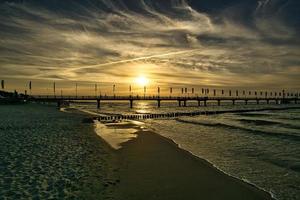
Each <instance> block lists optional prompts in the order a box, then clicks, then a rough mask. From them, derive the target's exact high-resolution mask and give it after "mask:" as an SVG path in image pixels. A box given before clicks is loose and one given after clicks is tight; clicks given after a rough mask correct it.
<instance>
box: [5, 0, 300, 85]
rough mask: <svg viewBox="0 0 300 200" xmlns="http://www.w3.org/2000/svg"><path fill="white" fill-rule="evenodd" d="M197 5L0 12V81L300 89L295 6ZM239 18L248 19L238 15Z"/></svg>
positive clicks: (53, 6) (27, 4)
mask: <svg viewBox="0 0 300 200" xmlns="http://www.w3.org/2000/svg"><path fill="white" fill-rule="evenodd" d="M197 2H198V1H164V2H161V3H159V2H156V1H143V0H140V1H137V2H136V3H130V2H129V1H125V0H123V1H118V3H117V2H112V1H106V0H90V1H72V3H71V2H69V1H68V3H66V2H62V1H53V2H52V1H51V2H49V1H40V2H38V3H37V2H35V1H30V0H28V1H23V3H18V2H17V1H10V2H5V3H1V4H0V13H2V14H0V66H1V75H0V76H1V77H3V78H12V79H13V78H15V79H16V80H18V79H28V78H30V79H35V80H63V81H83V82H84V81H85V82H89V81H90V82H95V81H103V82H107V83H109V82H114V81H112V80H118V81H120V82H122V83H123V84H125V83H129V82H130V81H131V80H132V78H133V77H134V76H136V75H137V74H139V73H143V74H146V75H148V76H149V77H151V78H152V80H153V82H154V81H155V83H156V84H165V85H167V82H169V83H172V84H174V85H180V84H194V83H196V84H197V85H199V86H201V85H211V86H222V85H223V86H228V87H229V86H230V87H232V86H243V85H244V86H249V84H250V85H251V84H252V85H253V86H255V87H264V85H268V86H272V85H273V86H278V87H280V86H284V87H298V86H299V81H298V79H297V76H295V73H296V74H298V75H299V68H300V59H299V57H300V55H299V54H300V46H299V44H300V43H299V39H298V38H299V33H298V31H297V29H296V28H295V27H294V26H293V25H294V24H295V23H296V22H295V23H287V22H286V17H287V14H286V13H287V9H290V8H291V5H293V4H291V3H288V4H284V5H281V4H279V2H278V1H271V0H270V1H259V2H258V3H255V2H253V1H251V2H250V1H244V2H243V3H242V1H238V0H235V1H228V3H226V4H222V5H221V4H216V3H213V2H212V3H209V2H208V1H202V3H197ZM289 2H294V1H289ZM246 5H248V6H246ZM249 5H251V6H249ZM238 9H243V10H247V12H245V13H246V14H244V13H241V12H233V13H236V14H238V15H240V18H238V17H237V16H232V15H230V13H231V12H232V11H236V10H238ZM270 13H275V14H276V17H275V18H274V19H272V18H270V17H268V16H269V14H270ZM293 13H294V12H293ZM245 15H246V16H245ZM293 17H294V18H297V17H299V16H296V15H295V14H294V15H293ZM166 80H167V81H166ZM274 80H276V83H275V81H274ZM279 83H280V84H283V85H279Z"/></svg>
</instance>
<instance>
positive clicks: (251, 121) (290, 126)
mask: <svg viewBox="0 0 300 200" xmlns="http://www.w3.org/2000/svg"><path fill="white" fill-rule="evenodd" d="M237 120H238V121H239V122H242V123H244V124H253V125H255V126H271V125H277V126H281V127H284V128H288V129H300V126H298V125H296V124H287V123H285V122H279V121H270V120H262V119H237Z"/></svg>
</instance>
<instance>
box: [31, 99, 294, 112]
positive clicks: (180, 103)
mask: <svg viewBox="0 0 300 200" xmlns="http://www.w3.org/2000/svg"><path fill="white" fill-rule="evenodd" d="M28 100H29V101H36V102H56V103H57V105H58V106H60V105H61V104H62V103H64V102H79V101H95V103H96V106H97V108H98V109H101V102H104V101H105V102H113V101H128V103H129V107H130V108H133V102H134V101H156V102H157V107H158V108H159V107H160V106H161V103H162V102H166V101H177V102H178V106H179V107H186V106H187V102H197V103H198V104H197V105H198V106H204V107H205V106H207V103H208V102H215V103H216V104H217V105H218V106H220V105H221V102H231V103H232V105H235V104H236V103H237V102H243V103H244V104H245V105H247V104H248V103H250V102H252V103H256V104H261V103H265V104H270V103H274V104H289V103H294V104H298V102H299V98H298V96H290V97H279V96H278V97H247V96H244V97H238V96H237V97H222V96H221V97H216V96H212V97H208V96H206V97H204V96H194V97H173V96H30V97H29V98H28Z"/></svg>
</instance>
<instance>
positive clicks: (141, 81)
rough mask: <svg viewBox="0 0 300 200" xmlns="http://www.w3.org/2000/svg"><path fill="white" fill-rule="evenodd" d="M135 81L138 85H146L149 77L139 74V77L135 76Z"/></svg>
mask: <svg viewBox="0 0 300 200" xmlns="http://www.w3.org/2000/svg"><path fill="white" fill-rule="evenodd" d="M135 82H136V83H137V84H138V85H141V86H146V85H147V84H148V83H149V79H147V78H146V77H144V76H139V77H137V78H136V80H135Z"/></svg>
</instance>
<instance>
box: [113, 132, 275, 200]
mask: <svg viewBox="0 0 300 200" xmlns="http://www.w3.org/2000/svg"><path fill="white" fill-rule="evenodd" d="M136 134H137V135H138V136H137V138H134V139H132V140H130V141H128V142H125V143H123V144H122V148H121V149H119V150H117V151H118V152H119V153H118V154H119V155H121V157H122V164H121V166H123V167H124V166H125V169H120V170H121V175H120V176H121V178H120V179H121V183H122V181H124V180H122V177H131V179H134V178H132V177H134V176H135V173H137V170H141V168H143V167H144V169H143V170H145V171H146V172H140V173H139V176H140V177H135V179H137V180H134V184H132V186H135V187H134V188H133V189H132V188H130V186H128V185H130V184H128V183H127V182H131V181H132V180H129V181H128V180H125V181H126V184H125V185H124V184H123V185H121V186H117V187H119V188H117V195H119V197H123V198H132V199H140V198H142V196H139V195H145V197H148V196H149V195H150V196H151V192H149V191H151V190H152V189H151V188H148V187H151V186H152V187H155V189H156V190H158V191H157V193H158V194H159V193H161V194H163V195H165V196H160V197H156V199H182V198H183V196H182V195H183V194H182V193H181V194H176V195H175V196H172V195H173V194H171V196H172V198H170V196H169V195H170V193H176V192H177V189H180V188H181V192H183V193H185V195H190V194H192V196H193V197H194V196H197V195H198V198H200V197H202V198H203V196H204V199H241V198H242V196H243V195H244V194H245V193H246V194H248V197H247V198H243V199H255V200H256V199H273V198H272V196H271V194H270V193H268V192H266V191H263V190H262V189H260V188H258V187H256V186H255V185H253V184H250V183H247V182H245V181H243V180H240V179H238V178H236V177H233V176H230V175H228V174H226V173H224V172H223V171H221V170H219V169H217V168H216V167H215V166H214V165H213V164H211V163H210V162H208V161H207V160H205V159H202V158H200V157H198V156H195V155H193V154H191V153H190V152H189V151H186V150H184V149H181V148H180V147H179V145H178V144H176V143H174V142H173V141H172V140H170V139H169V138H165V137H163V136H161V135H159V134H157V133H154V132H151V131H141V130H140V131H137V133H136ZM147 139H148V140H151V144H152V145H154V144H155V145H157V146H160V147H159V148H162V149H165V150H166V151H167V152H168V153H167V154H166V157H164V160H161V159H156V158H153V157H152V156H154V157H155V156H158V157H160V155H155V152H156V150H155V149H153V148H152V147H149V145H148V147H145V145H147V144H146V143H145V140H147ZM141 144H142V145H144V146H141ZM138 146H139V147H138ZM139 148H147V150H146V153H145V152H144V153H141V152H140V151H134V152H132V151H131V150H130V149H139ZM139 150H141V149H139ZM130 151H131V152H130ZM141 151H143V149H142V150H141ZM147 151H150V152H151V153H153V155H149V154H147V153H149V152H147ZM124 152H125V153H124ZM156 153H157V152H156ZM130 157H134V158H135V160H132V159H130ZM151 157H152V158H151ZM170 157H171V158H173V160H172V159H171V160H170ZM127 158H129V159H127ZM139 159H141V160H139ZM147 159H149V160H150V161H147ZM174 160H175V163H177V164H179V166H175V167H174V166H173V165H172V164H173V162H174ZM178 161H179V162H178ZM135 162H136V163H137V164H136V165H135V164H132V163H135ZM143 162H145V163H146V164H148V165H151V163H149V162H155V163H156V164H157V165H159V166H160V167H158V168H155V167H154V169H153V168H151V167H153V166H152V165H151V167H150V166H143V165H144V164H143ZM164 164H169V165H170V166H171V168H172V167H174V170H175V171H174V172H173V170H170V171H168V170H167V171H166V172H167V173H163V174H164V176H165V177H166V178H160V177H157V176H158V175H159V174H160V173H161V172H157V171H155V170H161V169H163V168H164ZM132 165H133V166H132ZM137 166H139V167H137ZM121 168H122V167H121ZM150 168H151V169H150ZM178 169H182V170H188V171H189V175H188V177H190V179H189V178H186V177H184V176H183V175H182V174H181V173H180V171H178ZM201 171H205V172H206V173H208V174H209V175H207V174H205V173H203V172H201ZM145 173H150V177H149V175H148V174H145ZM143 176H145V177H143ZM203 178H204V179H205V180H206V181H204V182H203V181H202V179H203ZM144 179H145V180H147V182H148V183H149V182H151V181H152V182H153V183H155V182H160V183H162V182H163V183H165V184H166V185H172V187H173V189H171V190H168V189H167V191H168V192H167V194H166V191H164V190H159V189H157V188H156V185H155V184H152V185H151V184H150V186H149V184H147V183H144V181H143V180H144ZM174 179H175V181H174ZM176 179H179V180H180V181H176ZM195 179H196V180H195ZM158 180H160V181H158ZM219 182H224V183H225V184H219ZM143 184H146V185H148V187H143V186H142V187H141V188H138V189H137V188H136V187H138V186H136V185H143ZM182 185H184V188H183V189H182V187H183V186H182ZM195 185H197V186H195ZM207 185H209V186H208V188H207ZM203 187H204V188H206V189H207V190H201V189H202V188H203ZM211 187H212V188H214V189H215V192H218V193H219V194H218V195H215V194H212V193H211V191H210V190H209V189H210V188H211ZM191 188H192V189H191ZM136 190H144V192H143V193H142V194H138V195H137V196H131V195H132V193H133V194H134V193H135V192H136ZM199 190H200V191H201V192H200V193H198V191H199ZM128 191H131V192H132V193H131V192H128ZM233 191H234V192H233ZM124 193H125V194H124ZM242 194H243V195H242ZM180 196H181V198H180ZM145 197H143V199H147V198H145ZM175 197H176V198H175ZM177 197H178V198H177ZM223 197H224V198H223ZM225 197H226V198H225ZM198 198H191V199H198ZM149 199H152V198H149Z"/></svg>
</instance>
